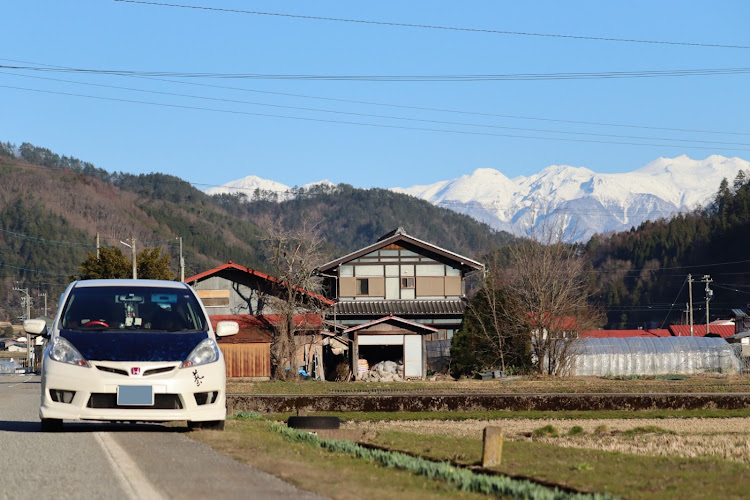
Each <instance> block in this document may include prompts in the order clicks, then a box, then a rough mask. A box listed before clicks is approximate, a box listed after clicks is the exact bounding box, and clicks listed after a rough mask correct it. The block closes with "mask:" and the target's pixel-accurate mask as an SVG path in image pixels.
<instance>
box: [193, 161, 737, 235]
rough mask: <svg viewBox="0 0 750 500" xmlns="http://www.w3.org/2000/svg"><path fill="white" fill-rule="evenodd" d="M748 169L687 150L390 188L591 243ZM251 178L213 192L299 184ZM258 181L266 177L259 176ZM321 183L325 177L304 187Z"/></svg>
mask: <svg viewBox="0 0 750 500" xmlns="http://www.w3.org/2000/svg"><path fill="white" fill-rule="evenodd" d="M740 171H744V172H750V162H748V161H746V160H743V159H741V158H738V157H733V158H727V157H724V156H720V155H711V156H708V157H707V158H705V159H703V160H699V159H692V158H690V157H688V156H687V155H681V156H677V157H675V158H666V157H659V158H656V159H655V160H653V161H651V162H649V163H647V164H646V165H643V166H642V167H639V168H637V169H634V170H632V171H629V172H623V173H597V172H595V171H593V170H591V169H589V168H587V167H582V166H571V165H549V166H547V167H545V168H543V169H542V170H540V171H539V172H538V173H535V174H532V175H528V176H525V175H521V176H517V177H514V178H513V179H510V178H508V177H507V176H506V175H505V174H503V173H502V172H501V171H499V170H497V169H494V168H488V167H482V168H477V169H475V170H474V171H473V172H472V173H471V174H465V175H461V176H459V177H456V178H454V179H448V180H442V181H438V182H434V183H432V184H419V185H414V186H411V187H406V188H402V187H392V188H390V190H391V191H393V192H396V193H400V194H407V195H410V196H414V197H415V198H418V199H421V200H425V201H428V202H430V203H432V204H433V205H436V206H439V207H443V208H447V209H450V210H452V211H454V212H459V213H462V214H465V215H468V216H470V217H472V218H474V219H476V220H478V221H479V222H482V223H485V224H488V225H489V226H490V227H492V228H493V229H496V230H499V231H506V232H509V233H511V234H515V235H521V236H525V235H529V234H531V233H532V232H534V230H536V229H538V228H539V227H540V226H542V225H546V224H549V223H553V224H555V225H558V224H560V223H562V224H563V225H564V229H565V232H566V238H567V239H569V240H571V241H579V242H583V241H588V240H589V239H590V238H591V236H593V235H594V234H602V233H610V232H618V231H627V230H629V229H630V228H631V227H637V226H638V225H639V224H641V223H643V222H645V221H648V220H658V219H661V218H669V217H671V216H673V215H676V214H678V213H685V212H690V211H692V210H695V209H697V208H699V207H701V206H704V205H706V204H707V203H709V202H710V201H711V199H712V197H713V196H714V195H715V193H716V191H717V189H718V187H719V184H720V183H721V181H722V179H725V178H726V179H728V180H730V181H731V180H732V179H734V178H735V177H736V175H737V173H738V172H740ZM259 179H260V178H258V177H256V176H248V177H246V178H244V179H239V180H237V181H232V182H230V183H227V184H225V185H224V186H221V187H218V188H212V189H209V190H206V193H208V194H214V193H218V192H224V193H231V192H235V193H236V192H244V193H245V194H248V195H249V194H250V193H253V192H255V191H256V190H260V192H264V191H265V190H264V187H263V186H265V185H269V186H271V189H269V192H270V193H275V195H276V197H277V198H278V199H277V201H283V200H288V199H291V198H293V197H294V196H295V193H296V192H299V191H300V188H290V187H288V186H285V185H283V184H280V183H275V182H274V181H268V182H269V183H273V184H264V183H263V182H259ZM260 181H263V179H260ZM316 185H324V186H326V187H327V188H330V189H332V188H334V187H335V185H334V184H332V183H331V182H330V181H321V182H319V183H312V184H308V185H305V186H302V188H301V190H305V189H309V188H310V187H311V186H316Z"/></svg>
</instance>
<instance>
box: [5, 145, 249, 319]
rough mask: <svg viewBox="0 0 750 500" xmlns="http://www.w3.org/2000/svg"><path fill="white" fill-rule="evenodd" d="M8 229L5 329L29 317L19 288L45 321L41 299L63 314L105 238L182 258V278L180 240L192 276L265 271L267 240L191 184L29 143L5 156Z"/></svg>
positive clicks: (115, 243)
mask: <svg viewBox="0 0 750 500" xmlns="http://www.w3.org/2000/svg"><path fill="white" fill-rule="evenodd" d="M32 161H34V162H38V163H32ZM0 220H1V221H2V227H0V229H1V230H2V232H0V265H2V267H1V268H0V269H1V270H2V285H1V286H0V319H2V320H15V319H16V318H17V316H18V315H20V314H21V312H22V308H21V303H20V301H21V296H22V294H21V293H19V292H17V291H13V287H20V288H25V289H28V290H29V294H30V295H31V296H32V302H33V305H34V308H32V314H33V315H36V314H39V313H40V312H41V309H40V307H41V306H42V305H43V301H42V300H41V299H40V298H39V294H41V293H45V292H46V293H47V297H48V302H49V304H50V305H51V306H54V305H56V298H57V297H58V296H59V294H60V292H61V291H62V289H63V288H64V287H65V286H66V285H67V283H69V281H70V279H71V277H73V276H75V274H76V273H77V271H78V265H79V264H80V263H81V262H82V261H83V260H84V258H85V257H86V255H87V253H89V252H95V250H96V246H95V242H96V234H97V232H98V233H99V235H100V241H101V245H112V246H118V245H120V241H128V240H129V239H130V238H132V237H134V238H135V239H136V246H137V248H139V249H142V248H144V247H157V246H159V247H161V248H162V249H163V251H164V252H165V253H168V254H169V255H171V256H172V259H171V262H172V267H173V269H174V271H175V275H176V273H177V266H178V263H179V258H178V254H179V241H178V238H179V237H182V239H183V248H184V250H183V252H184V256H185V261H186V274H187V275H188V276H189V275H191V274H194V273H197V272H200V271H203V270H205V269H207V268H209V267H211V266H214V265H216V264H219V263H221V262H226V261H227V260H229V259H234V260H235V261H237V262H241V263H243V264H245V265H248V266H255V267H258V266H262V265H263V264H264V260H263V256H262V251H261V243H260V239H261V238H260V236H261V235H262V234H263V232H262V231H261V230H260V229H259V228H258V227H257V226H256V225H255V224H253V223H251V222H246V221H242V220H238V219H236V218H233V217H231V216H229V215H228V214H227V213H226V212H224V211H223V210H222V209H221V208H220V207H218V206H217V205H216V204H215V203H213V202H212V200H211V198H210V197H209V196H206V195H204V194H203V193H202V192H200V191H199V190H197V189H195V188H193V187H192V186H191V185H190V184H189V183H187V182H185V181H182V180H180V179H178V178H175V177H171V176H165V175H161V174H151V175H141V176H133V175H129V174H111V173H108V172H106V171H104V170H101V169H97V168H95V167H94V166H93V165H91V164H88V163H85V162H81V161H79V160H76V159H72V158H66V157H58V156H57V155H55V154H54V153H51V152H50V151H48V150H45V149H42V148H35V147H33V146H30V145H28V144H24V145H22V146H21V147H18V148H17V147H15V146H13V145H10V144H4V145H1V147H0ZM121 248H123V249H124V250H125V251H126V252H127V251H128V249H127V248H124V247H122V246H121Z"/></svg>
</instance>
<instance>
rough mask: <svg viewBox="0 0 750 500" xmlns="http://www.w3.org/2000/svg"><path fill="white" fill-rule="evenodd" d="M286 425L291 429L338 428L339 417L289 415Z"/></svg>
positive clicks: (339, 424)
mask: <svg viewBox="0 0 750 500" xmlns="http://www.w3.org/2000/svg"><path fill="white" fill-rule="evenodd" d="M286 425H287V427H290V428H292V429H338V428H339V427H340V426H341V420H339V417H289V419H288V420H287V421H286Z"/></svg>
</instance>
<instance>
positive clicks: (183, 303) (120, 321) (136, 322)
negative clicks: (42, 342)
mask: <svg viewBox="0 0 750 500" xmlns="http://www.w3.org/2000/svg"><path fill="white" fill-rule="evenodd" d="M62 328H63V329H64V330H102V331H105V330H120V331H122V330H136V331H138V330H142V331H144V332H154V331H159V332H195V331H207V329H208V328H207V323H206V319H205V317H204V316H203V311H202V310H201V307H200V304H199V303H198V301H197V300H196V298H195V296H194V295H193V294H192V293H190V292H189V291H186V290H180V289H177V288H159V287H134V286H127V287H124V286H123V287H118V286H106V287H76V288H74V289H73V290H72V291H71V293H70V295H69V296H68V300H67V302H66V303H65V308H64V309H63V313H62Z"/></svg>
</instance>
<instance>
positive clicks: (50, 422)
mask: <svg viewBox="0 0 750 500" xmlns="http://www.w3.org/2000/svg"><path fill="white" fill-rule="evenodd" d="M62 429H63V421H62V420H61V419H59V418H43V419H42V432H60V431H62Z"/></svg>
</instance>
